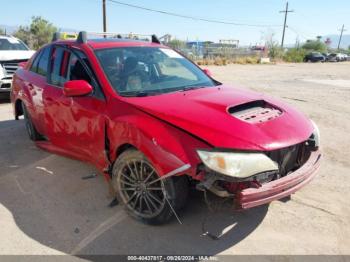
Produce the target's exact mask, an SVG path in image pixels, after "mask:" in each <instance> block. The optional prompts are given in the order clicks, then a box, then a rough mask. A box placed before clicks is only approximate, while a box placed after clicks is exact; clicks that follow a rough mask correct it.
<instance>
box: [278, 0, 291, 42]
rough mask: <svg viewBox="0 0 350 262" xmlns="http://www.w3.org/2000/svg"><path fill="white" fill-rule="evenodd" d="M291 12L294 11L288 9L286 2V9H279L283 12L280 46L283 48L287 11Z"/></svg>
mask: <svg viewBox="0 0 350 262" xmlns="http://www.w3.org/2000/svg"><path fill="white" fill-rule="evenodd" d="M292 12H294V11H293V10H288V2H287V3H286V10H283V11H280V13H284V25H283V34H282V42H281V48H283V44H284V34H285V32H286V25H287V16H288V13H292Z"/></svg>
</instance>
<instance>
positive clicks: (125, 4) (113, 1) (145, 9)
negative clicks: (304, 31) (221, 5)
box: [108, 0, 281, 27]
mask: <svg viewBox="0 0 350 262" xmlns="http://www.w3.org/2000/svg"><path fill="white" fill-rule="evenodd" d="M108 1H109V2H111V3H114V4H118V5H123V6H128V7H132V8H136V9H140V10H144V11H149V12H154V13H160V14H164V15H170V16H176V17H181V18H185V19H191V20H196V21H203V22H208V23H216V24H225V25H234V26H251V27H280V26H281V25H263V24H250V23H237V22H230V21H221V20H213V19H207V18H202V17H195V16H189V15H182V14H178V13H172V12H167V11H163V10H156V9H151V8H148V7H144V6H139V5H133V4H128V3H124V2H120V1H116V0H108Z"/></svg>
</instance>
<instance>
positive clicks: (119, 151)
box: [116, 143, 136, 158]
mask: <svg viewBox="0 0 350 262" xmlns="http://www.w3.org/2000/svg"><path fill="white" fill-rule="evenodd" d="M131 148H133V149H136V147H134V146H133V145H131V144H127V143H126V144H123V145H120V146H119V147H118V149H117V152H116V158H118V156H120V154H122V153H123V152H124V151H126V150H128V149H131Z"/></svg>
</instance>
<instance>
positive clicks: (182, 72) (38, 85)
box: [11, 32, 321, 224]
mask: <svg viewBox="0 0 350 262" xmlns="http://www.w3.org/2000/svg"><path fill="white" fill-rule="evenodd" d="M11 99H12V103H13V109H14V116H15V118H16V119H19V116H21V115H23V116H24V120H25V126H26V129H27V131H28V135H29V137H30V139H32V140H33V141H35V143H36V145H37V146H38V147H40V148H43V149H45V150H48V151H51V152H55V153H58V154H63V155H65V156H69V157H73V158H76V159H80V160H82V161H87V162H90V163H92V164H94V165H95V166H96V167H97V168H98V169H99V170H101V174H104V176H105V178H106V180H107V182H108V183H109V185H110V187H111V188H112V189H113V192H115V194H116V197H117V199H118V200H119V202H121V203H122V204H123V205H124V206H125V209H126V210H127V211H128V213H129V214H130V215H131V216H133V217H135V218H137V219H139V220H141V221H143V222H145V223H150V224H159V223H164V222H166V221H168V220H169V219H170V218H171V217H172V216H173V215H176V212H177V210H179V209H180V208H182V207H183V206H184V205H185V203H186V199H187V197H188V190H189V188H190V187H195V188H196V189H198V190H202V191H204V192H210V193H212V194H214V195H217V196H218V197H222V198H229V199H232V204H233V209H247V208H251V207H255V206H258V205H262V204H266V203H269V202H271V201H273V200H276V199H281V198H284V197H286V196H289V195H291V194H292V193H294V192H295V191H297V190H298V189H300V188H301V187H303V186H304V185H305V184H307V183H308V182H309V181H310V180H311V179H312V178H313V177H314V175H315V171H316V170H317V169H318V167H319V165H320V158H321V153H320V151H319V139H320V138H319V130H318V128H317V126H316V125H315V124H314V123H313V122H312V121H311V120H309V119H308V118H307V117H305V116H304V115H303V114H302V113H300V112H299V111H297V110H295V109H294V108H292V107H290V106H289V105H287V104H285V103H283V102H281V101H279V100H277V99H274V98H272V97H269V96H267V95H262V94H259V93H255V92H252V91H248V90H245V89H244V90H242V89H238V88H235V87H230V86H226V85H224V84H222V83H220V82H219V81H217V80H215V79H214V78H213V77H211V76H210V74H209V72H208V71H207V70H202V69H201V68H199V67H198V66H197V65H196V64H194V63H193V62H191V61H190V60H188V59H187V58H185V57H184V56H182V55H181V54H179V53H178V52H176V51H174V50H172V49H170V48H169V47H167V46H164V45H162V44H160V43H159V41H158V39H157V38H156V37H155V36H152V41H149V42H147V41H139V40H132V39H125V38H121V37H120V36H118V38H100V39H88V38H87V33H86V32H80V33H79V37H78V39H77V40H66V41H61V40H56V41H53V42H52V43H50V44H48V45H46V46H44V47H43V48H41V49H40V50H39V51H37V52H36V54H35V55H34V56H33V57H32V58H31V59H30V60H29V61H28V63H27V64H25V65H22V68H20V69H19V70H17V72H16V74H15V76H14V80H13V91H12V94H11Z"/></svg>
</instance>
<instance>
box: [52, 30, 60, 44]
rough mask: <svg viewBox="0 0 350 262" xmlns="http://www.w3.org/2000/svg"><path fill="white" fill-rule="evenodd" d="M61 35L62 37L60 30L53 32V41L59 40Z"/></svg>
mask: <svg viewBox="0 0 350 262" xmlns="http://www.w3.org/2000/svg"><path fill="white" fill-rule="evenodd" d="M60 37H61V33H60V32H55V33H54V34H53V37H52V42H55V41H57V40H59V39H60Z"/></svg>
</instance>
